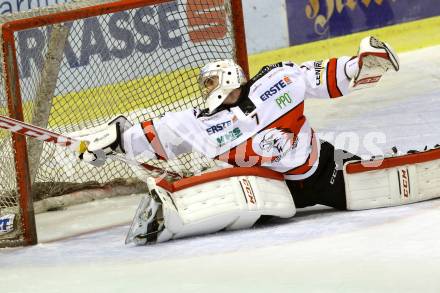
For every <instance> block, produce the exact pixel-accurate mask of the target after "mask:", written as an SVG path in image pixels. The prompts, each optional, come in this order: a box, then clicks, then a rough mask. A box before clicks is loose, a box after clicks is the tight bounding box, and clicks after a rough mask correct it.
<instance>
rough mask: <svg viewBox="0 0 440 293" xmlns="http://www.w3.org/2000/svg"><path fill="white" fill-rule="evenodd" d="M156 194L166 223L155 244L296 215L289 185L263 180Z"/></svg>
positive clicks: (249, 178) (233, 181)
mask: <svg viewBox="0 0 440 293" xmlns="http://www.w3.org/2000/svg"><path fill="white" fill-rule="evenodd" d="M150 190H151V189H150ZM155 191H156V194H157V197H158V198H159V199H160V201H161V204H162V205H161V208H162V209H161V213H160V214H161V219H159V220H160V222H162V223H163V225H161V227H162V230H161V231H159V233H158V235H157V239H156V241H155V242H164V241H168V240H170V239H177V238H183V237H188V236H195V235H203V234H208V233H214V232H218V231H221V230H235V229H244V228H249V227H251V226H253V225H254V224H255V222H256V221H257V220H258V219H259V218H260V216H262V215H269V216H276V217H281V218H289V217H292V216H294V215H295V211H296V210H295V205H294V203H293V199H292V196H291V193H290V191H289V189H288V187H287V185H286V183H285V182H284V181H280V180H273V179H268V178H262V177H254V176H239V177H230V178H226V179H221V180H216V181H212V182H208V183H203V184H199V185H195V186H192V187H189V188H186V189H183V190H180V191H176V192H174V193H169V192H167V191H166V190H164V189H162V188H160V187H155ZM144 227H145V225H144ZM150 232H153V231H149V232H147V231H143V233H144V234H148V233H150ZM135 237H136V235H134V236H133V235H132V237H131V238H135ZM146 242H148V241H146ZM141 244H142V243H141Z"/></svg>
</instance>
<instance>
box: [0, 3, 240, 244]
mask: <svg viewBox="0 0 440 293" xmlns="http://www.w3.org/2000/svg"><path fill="white" fill-rule="evenodd" d="M0 30H1V39H0V42H1V46H2V50H1V52H0V60H1V62H2V69H3V71H2V74H1V76H0V80H1V81H0V82H1V87H0V114H1V115H6V116H9V117H12V118H16V119H18V120H22V121H26V122H29V123H32V124H35V125H38V126H40V127H45V128H49V129H51V130H54V131H57V132H60V133H64V134H69V133H71V132H75V131H78V130H81V129H84V128H88V127H94V126H98V125H100V124H102V123H104V122H106V121H107V120H108V119H110V118H112V117H114V116H116V115H118V114H124V115H126V116H127V117H128V118H129V119H130V120H131V121H132V122H134V123H136V122H139V121H144V120H148V119H152V118H155V117H158V116H159V115H161V114H163V113H164V112H168V111H178V110H182V109H185V108H189V107H204V106H203V101H202V100H201V99H200V92H199V88H198V86H197V75H198V71H199V69H200V68H201V67H202V66H203V65H204V64H205V63H207V62H209V61H213V60H217V59H223V58H233V59H235V60H237V61H238V63H239V64H241V65H242V66H243V68H244V69H245V71H247V56H246V46H245V40H244V30H243V19H242V10H241V2H240V0H203V1H202V0H178V1H166V0H125V1H109V0H92V1H90V0H89V1H75V2H70V3H67V4H63V5H56V6H51V7H47V8H42V9H37V10H31V11H28V12H24V13H18V14H12V15H7V16H3V17H0ZM148 163H149V164H151V165H154V166H158V167H160V168H164V169H166V170H169V171H172V172H175V173H179V174H181V175H184V176H188V175H189V174H193V173H194V172H199V171H200V170H203V169H206V168H210V167H213V165H214V164H215V163H214V162H213V161H211V160H208V159H206V158H203V156H201V155H197V154H189V155H185V156H182V157H179V158H178V159H177V160H175V161H171V162H159V161H154V160H152V161H149V162H148ZM0 165H1V169H0V247H1V246H14V245H27V244H33V243H36V241H37V237H36V232H35V231H36V230H35V224H34V212H33V200H34V199H40V198H43V197H51V196H55V195H59V194H62V193H66V192H69V191H71V190H75V189H78V188H84V187H85V186H96V185H99V186H101V185H103V184H110V183H115V182H117V183H121V184H123V185H124V184H129V182H130V180H132V178H136V174H134V171H133V169H132V167H130V166H128V165H127V164H125V163H122V162H118V161H111V162H109V163H107V164H106V165H105V166H103V167H101V168H93V167H91V166H88V165H87V164H85V163H82V162H78V161H77V160H76V159H75V157H74V155H73V154H72V153H70V152H69V151H67V150H65V149H62V148H60V147H57V146H54V145H51V144H41V143H38V142H36V141H33V140H31V139H25V138H23V137H21V136H17V135H11V134H10V133H8V132H6V131H3V130H0Z"/></svg>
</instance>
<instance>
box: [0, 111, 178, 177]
mask: <svg viewBox="0 0 440 293" xmlns="http://www.w3.org/2000/svg"><path fill="white" fill-rule="evenodd" d="M0 128H3V129H5V130H7V131H11V132H13V133H17V134H19V135H23V136H28V137H32V138H35V139H37V140H40V141H43V142H49V143H53V144H56V145H58V146H61V147H67V148H69V149H70V150H72V151H74V152H77V153H83V152H85V151H86V150H87V145H88V142H87V141H84V140H76V139H74V138H71V137H68V136H65V135H62V134H59V133H56V132H53V131H50V130H48V129H44V128H41V127H38V126H34V125H32V124H29V123H26V122H23V121H19V120H16V119H13V118H10V117H6V116H3V115H0ZM110 157H111V158H114V159H116V160H119V161H123V162H125V163H127V164H129V165H135V166H140V167H142V168H144V169H145V170H148V171H153V172H160V173H162V174H167V175H168V176H170V177H172V179H175V180H178V179H181V178H182V176H181V175H179V174H178V173H175V172H171V171H167V170H164V169H161V168H159V167H156V166H152V165H150V164H147V163H141V162H137V161H133V160H128V159H126V158H122V157H121V156H117V155H111V156H110Z"/></svg>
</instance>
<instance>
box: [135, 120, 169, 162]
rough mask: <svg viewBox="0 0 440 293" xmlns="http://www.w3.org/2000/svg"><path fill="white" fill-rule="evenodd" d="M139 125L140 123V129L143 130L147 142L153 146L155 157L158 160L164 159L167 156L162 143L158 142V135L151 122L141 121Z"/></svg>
mask: <svg viewBox="0 0 440 293" xmlns="http://www.w3.org/2000/svg"><path fill="white" fill-rule="evenodd" d="M141 125H142V129H143V130H144V134H145V137H146V138H147V140H148V142H149V143H150V145H151V147H152V148H153V151H154V153H155V155H156V158H157V159H158V160H166V158H167V155H166V152H165V150H164V148H163V147H162V144H161V143H160V140H159V137H158V135H157V133H156V129H155V128H154V125H153V123H152V122H151V121H145V122H142V123H141Z"/></svg>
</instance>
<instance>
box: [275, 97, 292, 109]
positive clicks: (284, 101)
mask: <svg viewBox="0 0 440 293" xmlns="http://www.w3.org/2000/svg"><path fill="white" fill-rule="evenodd" d="M292 101H293V100H292V98H291V97H290V95H289V94H288V93H285V94H284V95H281V96H279V97H277V98H276V99H275V102H276V103H277V106H278V107H279V108H280V109H283V108H284V107H286V106H287V105H289V104H291V103H292Z"/></svg>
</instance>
